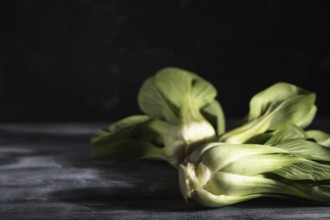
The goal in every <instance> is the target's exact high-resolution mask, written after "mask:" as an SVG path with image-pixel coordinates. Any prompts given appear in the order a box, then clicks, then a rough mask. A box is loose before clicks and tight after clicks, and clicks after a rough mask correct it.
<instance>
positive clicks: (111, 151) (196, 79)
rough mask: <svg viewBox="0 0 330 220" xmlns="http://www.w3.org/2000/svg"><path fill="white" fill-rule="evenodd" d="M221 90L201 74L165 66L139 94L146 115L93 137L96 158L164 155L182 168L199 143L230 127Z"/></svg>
mask: <svg viewBox="0 0 330 220" xmlns="http://www.w3.org/2000/svg"><path fill="white" fill-rule="evenodd" d="M216 95H217V91H216V89H215V88H214V87H213V86H212V84H210V83H209V82H207V81H206V80H204V79H203V78H201V77H200V76H198V75H196V74H194V73H192V72H189V71H186V70H182V69H179V68H165V69H162V70H160V71H158V72H157V73H156V74H155V75H154V76H152V77H150V78H148V79H147V80H146V81H145V82H144V83H143V85H142V87H141V89H140V91H139V94H138V104H139V107H140V109H141V110H142V112H143V113H144V115H135V116H130V117H128V118H125V119H122V120H120V121H118V122H115V123H113V124H111V125H110V126H108V127H106V128H104V129H101V130H100V131H99V132H98V133H96V134H95V135H94V137H93V138H92V139H91V142H92V144H93V145H95V146H96V150H95V151H94V153H93V156H94V157H96V158H104V159H108V160H127V159H130V160H131V159H140V158H156V159H157V158H158V159H163V160H166V161H168V162H169V163H170V164H171V165H173V166H175V167H176V166H177V165H178V164H179V163H180V162H182V161H183V159H184V158H185V156H186V155H187V154H188V153H189V152H191V151H192V150H193V149H194V148H196V146H199V145H201V144H203V143H205V142H208V141H211V140H213V139H214V138H215V137H216V136H218V135H220V134H222V133H223V132H224V129H225V119H224V114H223V111H222V108H221V106H220V104H219V103H218V102H217V100H216V99H215V98H216Z"/></svg>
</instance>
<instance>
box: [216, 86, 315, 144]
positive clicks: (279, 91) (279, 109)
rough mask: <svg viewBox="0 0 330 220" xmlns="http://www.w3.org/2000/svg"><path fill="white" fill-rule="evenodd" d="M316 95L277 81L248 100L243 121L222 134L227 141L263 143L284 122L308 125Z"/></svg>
mask: <svg viewBox="0 0 330 220" xmlns="http://www.w3.org/2000/svg"><path fill="white" fill-rule="evenodd" d="M315 99H316V95H315V93H313V92H310V91H307V90H305V89H302V88H299V87H297V86H295V85H292V84H289V83H284V82H280V83H276V84H274V85H273V86H271V87H269V88H267V89H265V90H264V91H261V92H259V93H258V94H256V95H255V96H254V97H253V98H252V99H251V101H250V112H249V114H248V115H247V117H246V123H245V124H243V125H242V126H240V127H238V128H235V129H233V130H231V131H228V132H227V133H226V134H224V135H222V136H221V138H220V141H222V142H226V143H236V144H241V143H263V142H264V141H265V140H267V138H268V137H269V136H271V133H272V132H274V131H275V130H278V129H280V128H282V127H284V126H286V125H290V124H293V125H296V126H298V127H300V128H305V127H307V126H308V125H309V124H310V123H311V122H312V121H313V119H314V116H315V114H316V111H317V108H316V106H315Z"/></svg>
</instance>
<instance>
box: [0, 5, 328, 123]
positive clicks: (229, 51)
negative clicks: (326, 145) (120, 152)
mask: <svg viewBox="0 0 330 220" xmlns="http://www.w3.org/2000/svg"><path fill="white" fill-rule="evenodd" d="M326 2H327V1H312V0H310V1H270V0H268V1H233V0H231V1H230V0H228V1H221V0H213V1H211V0H203V1H189V0H180V1H179V0H178V1H169V0H162V1H155V0H149V1H145V0H138V1H135V0H130V1H129V0H112V1H111V0H109V1H91V0H80V1H78V0H76V1H32V0H31V1H28V0H18V1H1V3H0V4H1V7H0V22H1V23H0V24H1V34H0V104H1V105H0V120H1V121H94V120H116V119H119V118H121V117H125V116H128V115H130V114H136V113H139V110H138V107H137V104H136V95H137V91H138V89H139V87H140V86H141V84H142V82H143V81H144V80H145V79H146V78H147V77H148V76H150V75H152V74H154V73H155V72H156V71H157V70H159V69H161V68H163V67H166V66H177V67H181V68H185V69H188V70H190V71H194V72H196V73H198V74H200V75H201V76H203V77H204V78H206V79H207V80H209V81H211V82H212V83H213V84H214V85H215V86H216V87H217V89H218V91H219V95H218V99H219V101H220V102H221V103H222V105H223V107H224V110H225V113H226V115H227V116H229V117H241V116H243V115H245V113H247V111H248V102H249V99H250V97H251V96H252V95H253V94H255V93H256V92H258V91H260V90H262V89H264V88H266V87H268V86H270V85H271V84H273V83H275V82H277V81H287V82H290V83H294V84H296V85H298V86H301V87H303V88H305V89H308V90H312V91H315V92H316V93H317V94H318V100H317V105H318V107H319V112H318V115H319V116H329V112H330V104H329V99H328V95H329V90H330V89H329V84H330V83H329V80H328V78H327V77H328V76H329V73H330V23H329V17H330V13H329V7H327V5H326Z"/></svg>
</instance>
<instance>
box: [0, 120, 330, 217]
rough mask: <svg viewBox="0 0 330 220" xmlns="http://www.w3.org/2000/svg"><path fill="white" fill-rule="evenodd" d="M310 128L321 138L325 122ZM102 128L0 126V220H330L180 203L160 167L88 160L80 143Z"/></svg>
mask: <svg viewBox="0 0 330 220" xmlns="http://www.w3.org/2000/svg"><path fill="white" fill-rule="evenodd" d="M317 123H318V124H319V125H320V126H321V127H322V128H323V129H325V130H326V131H328V132H329V126H328V125H329V124H330V120H327V121H324V120H319V121H318V122H317ZM103 125H105V124H103V123H94V124H93V123H76V124H69V123H56V124H55V123H43V124H2V125H0V219H1V220H7V219H14V220H15V219H17V220H18V219H19V220H21V219H33V220H37V219H42V220H44V219H59V220H64V219H70V220H71V219H73V220H74V219H77V220H78V219H79V220H85V219H124V220H128V219H192V220H198V219H208V220H212V219H330V208H329V207H327V206H320V205H309V204H302V203H297V202H294V201H289V200H282V199H259V200H254V201H249V202H245V203H241V204H237V205H234V206H229V207H224V208H218V209H208V208H205V207H202V206H200V205H198V204H196V203H194V202H193V201H189V202H188V203H186V202H185V201H184V199H183V198H182V197H181V195H180V192H179V187H178V183H177V172H176V170H175V169H173V168H172V167H170V166H169V165H167V164H166V163H162V162H156V161H151V162H150V161H149V162H146V161H144V162H130V163H117V164H110V163H107V162H101V161H95V160H93V159H91V158H90V156H89V154H90V152H91V151H92V149H93V148H92V146H91V145H90V144H89V142H88V139H89V137H90V135H91V134H92V133H94V132H95V131H96V130H97V129H98V128H99V127H101V126H103ZM327 129H328V130H327Z"/></svg>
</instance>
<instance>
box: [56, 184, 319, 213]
mask: <svg viewBox="0 0 330 220" xmlns="http://www.w3.org/2000/svg"><path fill="white" fill-rule="evenodd" d="M145 185H148V184H145ZM139 187H140V186H136V188H134V190H136V191H139V190H140V188H139ZM125 190H126V191H127V189H126V188H120V187H119V188H118V187H116V189H113V188H112V189H110V188H109V187H103V188H93V187H87V188H82V189H74V190H63V191H57V192H55V193H53V194H52V198H53V199H55V200H56V201H61V202H67V203H72V204H76V205H81V206H85V207H88V208H92V209H100V210H121V211H123V210H141V211H157V212H189V211H207V210H212V209H210V208H207V207H203V206H201V205H199V204H197V203H196V202H194V201H191V200H190V201H188V202H185V201H184V199H183V198H182V197H181V196H180V194H178V195H177V196H175V195H162V196H161V195H157V193H156V195H150V196H143V195H141V194H140V195H138V194H135V195H131V196H128V195H127V194H124V195H121V193H122V192H123V191H125ZM114 191H115V192H114ZM130 191H131V190H130ZM178 193H179V192H178ZM313 206H315V207H316V206H317V207H320V205H314V204H305V203H300V202H296V201H293V200H289V199H277V198H261V199H255V200H251V201H247V202H243V203H239V204H236V205H233V206H228V207H226V208H233V209H245V210H248V209H256V208H257V209H279V208H280V209H285V208H287V209H290V208H302V207H313Z"/></svg>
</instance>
